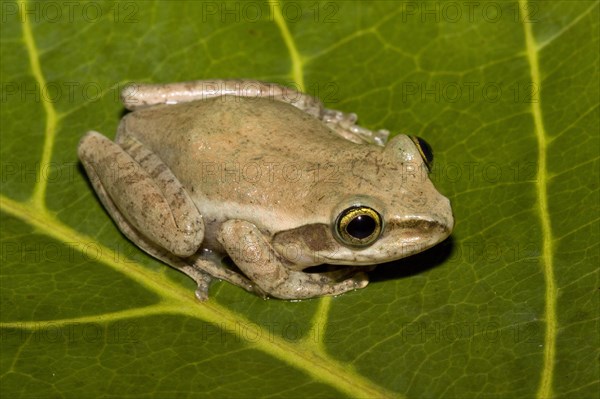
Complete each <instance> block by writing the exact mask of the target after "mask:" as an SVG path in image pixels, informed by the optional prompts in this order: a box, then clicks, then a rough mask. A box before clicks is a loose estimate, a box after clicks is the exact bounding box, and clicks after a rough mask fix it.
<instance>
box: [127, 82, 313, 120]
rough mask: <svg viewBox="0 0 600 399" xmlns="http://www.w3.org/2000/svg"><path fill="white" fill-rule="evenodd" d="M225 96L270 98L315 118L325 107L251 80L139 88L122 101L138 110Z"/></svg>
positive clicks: (134, 87)
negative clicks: (158, 105)
mask: <svg viewBox="0 0 600 399" xmlns="http://www.w3.org/2000/svg"><path fill="white" fill-rule="evenodd" d="M224 95H231V96H239V97H267V98H272V99H274V100H277V101H282V102H285V103H288V104H292V105H293V106H295V107H296V108H299V109H301V110H303V111H305V112H307V113H309V114H311V115H313V116H315V117H319V116H320V114H321V112H322V110H323V105H322V104H321V101H319V100H318V99H316V98H315V97H313V96H310V95H308V94H305V93H301V92H299V91H297V90H294V89H291V88H289V87H285V86H281V85H278V84H275V83H267V82H260V81H257V80H249V79H229V80H226V79H215V80H195V81H190V82H180V83H167V84H136V85H131V86H127V87H126V88H125V89H123V91H122V92H121V101H122V102H123V105H125V107H126V108H127V109H130V110H135V109H138V108H143V107H147V106H150V105H157V104H177V103H181V102H189V101H194V100H205V99H207V98H213V97H219V96H224Z"/></svg>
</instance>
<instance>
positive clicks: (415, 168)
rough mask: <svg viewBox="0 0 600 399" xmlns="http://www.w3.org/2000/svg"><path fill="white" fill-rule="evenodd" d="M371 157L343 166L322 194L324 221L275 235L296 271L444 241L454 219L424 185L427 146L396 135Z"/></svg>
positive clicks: (389, 257) (398, 254)
mask: <svg viewBox="0 0 600 399" xmlns="http://www.w3.org/2000/svg"><path fill="white" fill-rule="evenodd" d="M372 154H373V153H371V155H372ZM374 158H375V157H372V159H373V162H370V161H364V160H363V161H362V162H350V163H349V164H351V166H350V168H351V170H350V171H349V173H347V174H346V175H347V176H350V177H348V178H347V179H345V180H344V184H340V185H339V186H338V188H337V191H335V192H334V193H333V194H332V195H331V196H329V200H330V202H331V203H330V204H329V209H331V211H330V213H329V215H325V217H324V218H323V220H319V221H315V223H313V222H311V223H307V224H305V225H303V226H299V227H297V228H293V229H290V230H286V231H282V232H279V233H277V234H276V235H275V237H274V238H273V245H274V247H275V249H277V251H278V252H279V253H280V254H281V255H282V256H283V257H285V258H286V259H288V260H289V261H290V262H292V263H294V264H296V265H298V266H299V267H308V266H313V265H318V264H322V263H328V264H339V265H357V266H358V265H370V264H375V263H383V262H389V261H393V260H396V259H400V258H404V257H406V256H409V255H412V254H415V253H418V252H421V251H424V250H426V249H428V248H430V247H432V246H434V245H436V244H437V243H439V242H441V241H443V240H444V239H445V238H447V237H448V236H449V235H450V233H451V232H452V228H453V225H454V219H453V216H452V209H451V207H450V201H449V200H448V199H447V198H446V197H444V196H443V195H441V194H440V193H439V192H438V191H437V190H436V189H435V187H434V186H433V184H432V182H431V180H429V177H428V172H429V169H430V167H431V163H432V161H433V157H432V152H431V149H430V148H429V146H428V145H427V144H426V143H425V142H424V141H423V140H422V139H419V138H416V137H409V136H405V135H398V136H396V137H394V139H393V140H391V141H390V142H389V143H388V144H387V145H386V146H385V148H383V149H381V150H380V151H378V154H377V157H376V158H377V159H376V160H374ZM327 218H328V220H325V219H327Z"/></svg>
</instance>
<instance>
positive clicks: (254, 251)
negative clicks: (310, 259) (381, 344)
mask: <svg viewBox="0 0 600 399" xmlns="http://www.w3.org/2000/svg"><path fill="white" fill-rule="evenodd" d="M219 241H220V242H221V244H223V246H224V248H225V250H226V251H227V253H228V254H229V256H230V257H231V258H232V260H233V261H234V262H235V264H236V265H237V266H238V267H239V268H240V269H241V270H242V272H244V273H245V274H246V276H248V277H249V278H250V279H251V280H252V281H253V282H254V283H255V284H256V285H257V286H258V287H260V288H261V289H262V290H263V291H264V292H266V293H267V294H269V295H270V296H273V297H276V298H281V299H307V298H314V297H319V296H324V295H339V294H343V293H344V292H347V291H351V290H354V289H358V288H363V287H365V286H366V285H367V284H368V278H367V276H366V274H364V273H360V272H359V273H356V274H354V275H353V276H352V277H351V278H348V279H346V280H343V281H338V280H337V278H336V277H338V276H336V275H335V272H333V273H334V274H328V273H327V272H326V273H305V272H301V271H294V270H291V269H290V265H288V264H287V263H286V262H287V261H285V260H284V259H282V258H281V257H280V256H279V254H278V253H277V252H276V251H275V250H274V249H273V248H272V246H271V245H270V244H269V242H268V241H267V240H266V238H265V236H264V235H263V234H262V233H261V232H260V231H259V230H258V228H257V227H256V226H254V225H253V224H251V223H249V222H246V221H244V220H236V219H232V220H228V221H227V222H225V223H223V225H222V227H221V231H220V235H219Z"/></svg>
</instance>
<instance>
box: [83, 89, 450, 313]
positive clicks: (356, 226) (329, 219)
mask: <svg viewBox="0 0 600 399" xmlns="http://www.w3.org/2000/svg"><path fill="white" fill-rule="evenodd" d="M121 101H122V103H123V105H124V107H125V108H126V109H127V111H126V113H125V114H124V116H123V117H122V119H121V121H120V123H119V125H118V128H117V132H116V136H115V139H114V141H113V140H110V139H109V138H107V137H105V136H104V135H102V134H101V133H99V132H97V131H93V130H91V131H88V132H87V133H86V134H85V135H84V136H83V137H82V139H81V140H80V142H79V146H78V156H79V159H80V161H81V163H82V164H83V167H84V169H85V171H86V174H87V175H88V178H89V180H90V182H91V185H92V187H93V189H94V191H95V192H96V194H97V197H98V198H99V200H100V202H101V203H102V204H103V206H104V208H105V209H106V211H107V212H108V214H109V215H110V217H111V218H112V220H113V221H114V223H115V224H116V226H117V227H118V229H119V230H120V231H121V232H122V233H123V234H124V235H125V236H126V237H127V238H128V239H129V240H130V241H132V242H133V243H134V244H135V245H136V246H137V247H139V248H140V249H141V250H143V251H145V252H146V253H148V254H149V255H150V256H152V257H154V258H156V259H158V260H160V261H162V262H164V263H165V264H167V265H169V266H171V267H173V268H175V269H177V270H179V271H181V272H183V273H184V274H186V275H187V276H189V277H190V278H191V279H193V280H194V282H195V284H196V287H197V288H196V290H195V296H196V298H198V299H199V300H200V301H205V300H207V299H208V297H209V294H208V292H209V287H210V286H211V282H212V281H213V280H215V279H217V280H224V281H227V282H229V283H231V284H234V285H235V286H238V287H241V288H243V289H244V290H246V291H248V292H251V293H254V294H256V295H258V296H260V297H263V298H279V299H283V300H291V301H296V300H303V299H309V298H318V297H323V296H337V295H341V294H344V293H347V292H349V291H354V290H358V289H362V288H364V287H366V286H367V285H368V283H369V273H370V272H371V271H372V270H373V268H374V265H378V264H382V263H388V262H393V261H395V260H398V259H401V258H405V257H407V256H410V255H413V254H416V253H419V252H422V251H424V250H426V249H428V248H431V247H433V246H434V245H436V244H438V243H440V242H442V241H443V240H445V239H446V238H447V237H448V236H449V235H450V234H451V232H452V229H453V226H454V218H453V213H452V207H451V204H450V201H449V200H448V198H446V197H445V196H443V195H442V194H440V192H439V191H438V190H437V189H436V188H435V187H434V185H433V183H432V181H431V180H430V178H429V177H430V176H429V174H430V170H431V165H432V161H433V153H432V151H431V148H430V147H429V145H428V144H427V143H426V142H425V141H424V140H423V139H421V138H418V137H416V136H410V135H406V134H396V135H394V137H393V138H391V139H390V135H391V134H390V132H389V131H388V130H386V129H379V130H371V129H368V128H365V127H363V126H360V125H358V124H357V120H358V117H357V115H356V114H355V113H348V112H343V111H339V110H335V109H329V108H326V107H325V106H324V104H323V102H322V101H321V100H319V99H318V98H317V97H316V96H311V95H310V94H308V93H303V92H302V91H300V90H296V89H294V88H290V87H287V86H284V85H280V84H276V83H268V82H263V81H257V80H252V79H212V80H196V81H187V82H178V83H165V84H153V83H144V84H132V85H128V86H127V87H125V88H124V89H123V90H122V92H121Z"/></svg>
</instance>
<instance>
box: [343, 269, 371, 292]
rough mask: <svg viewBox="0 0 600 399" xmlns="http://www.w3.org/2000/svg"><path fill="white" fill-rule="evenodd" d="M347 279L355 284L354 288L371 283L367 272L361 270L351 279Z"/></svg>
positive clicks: (363, 286)
mask: <svg viewBox="0 0 600 399" xmlns="http://www.w3.org/2000/svg"><path fill="white" fill-rule="evenodd" d="M347 281H350V282H351V284H353V285H354V289H356V290H358V289H361V288H365V287H366V286H367V285H369V276H368V275H367V273H365V272H360V273H356V274H355V275H354V276H353V277H352V278H351V279H349V280H347Z"/></svg>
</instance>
